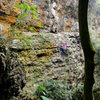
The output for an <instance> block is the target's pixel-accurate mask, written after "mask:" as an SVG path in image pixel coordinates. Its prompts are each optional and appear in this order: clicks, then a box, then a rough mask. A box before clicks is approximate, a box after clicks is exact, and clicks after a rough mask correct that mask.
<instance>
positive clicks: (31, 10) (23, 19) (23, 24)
mask: <svg viewBox="0 0 100 100" xmlns="http://www.w3.org/2000/svg"><path fill="white" fill-rule="evenodd" d="M15 7H17V8H19V9H20V14H19V15H18V22H17V23H16V25H15V26H16V27H19V28H26V29H27V30H30V31H33V30H35V28H34V26H31V27H30V22H31V21H32V19H34V20H38V12H37V7H36V6H35V5H31V4H29V3H28V2H27V1H26V0H23V2H22V3H21V4H17V5H15ZM39 27H42V25H40V26H39Z"/></svg>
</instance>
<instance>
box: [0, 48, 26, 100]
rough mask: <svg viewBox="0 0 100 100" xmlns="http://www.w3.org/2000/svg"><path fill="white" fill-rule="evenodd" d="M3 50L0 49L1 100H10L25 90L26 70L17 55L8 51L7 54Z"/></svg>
mask: <svg viewBox="0 0 100 100" xmlns="http://www.w3.org/2000/svg"><path fill="white" fill-rule="evenodd" d="M3 49H4V48H3ZM3 49H2V50H3ZM2 50H1V48H0V99H1V100H9V99H10V98H11V97H12V96H17V95H18V94H19V93H20V91H21V90H22V89H23V87H24V85H25V70H24V66H23V65H22V64H21V63H20V61H19V60H18V58H17V55H16V54H15V53H11V52H8V51H7V52H6V54H5V53H3V52H2ZM3 51H4V50H3ZM5 51H6V50H5Z"/></svg>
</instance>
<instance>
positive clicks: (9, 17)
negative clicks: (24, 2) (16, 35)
mask: <svg viewBox="0 0 100 100" xmlns="http://www.w3.org/2000/svg"><path fill="white" fill-rule="evenodd" d="M20 2H21V0H3V1H2V0H0V33H8V31H9V30H10V29H11V25H12V24H14V23H16V21H17V18H16V15H18V13H19V9H17V8H15V7H14V5H16V4H19V3H20Z"/></svg>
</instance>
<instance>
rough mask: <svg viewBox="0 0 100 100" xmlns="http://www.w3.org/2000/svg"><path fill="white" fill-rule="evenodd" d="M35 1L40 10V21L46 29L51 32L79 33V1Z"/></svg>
mask: <svg viewBox="0 0 100 100" xmlns="http://www.w3.org/2000/svg"><path fill="white" fill-rule="evenodd" d="M32 1H33V4H36V5H37V6H38V8H39V13H40V19H41V20H43V26H45V29H48V28H49V31H50V32H53V33H56V32H60V31H65V32H69V31H77V30H78V25H77V16H78V1H77V0H37V1H34V0H32Z"/></svg>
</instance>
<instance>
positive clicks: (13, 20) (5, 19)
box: [0, 16, 17, 24]
mask: <svg viewBox="0 0 100 100" xmlns="http://www.w3.org/2000/svg"><path fill="white" fill-rule="evenodd" d="M16 21H17V18H16V17H13V16H0V22H5V23H11V24H13V23H16Z"/></svg>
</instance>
